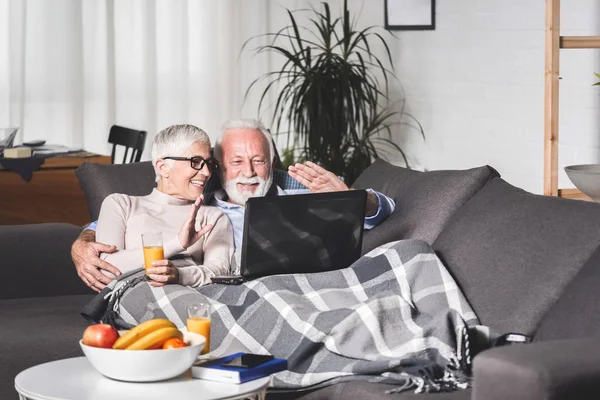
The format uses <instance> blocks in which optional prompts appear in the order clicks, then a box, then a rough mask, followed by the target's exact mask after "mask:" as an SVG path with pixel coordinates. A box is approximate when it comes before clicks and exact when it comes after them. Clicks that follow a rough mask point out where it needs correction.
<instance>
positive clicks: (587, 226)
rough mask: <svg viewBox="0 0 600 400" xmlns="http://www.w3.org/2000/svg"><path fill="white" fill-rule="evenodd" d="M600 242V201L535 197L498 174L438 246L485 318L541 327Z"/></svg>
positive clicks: (505, 325)
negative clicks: (552, 307)
mask: <svg viewBox="0 0 600 400" xmlns="http://www.w3.org/2000/svg"><path fill="white" fill-rule="evenodd" d="M599 243H600V205H598V204H593V203H587V202H582V201H578V200H566V199H559V198H555V197H546V196H539V195H534V194H531V193H528V192H525V191H524V190H521V189H518V188H516V187H514V186H511V185H510V184H508V183H507V182H505V181H504V180H502V179H500V178H495V179H493V180H492V181H490V182H489V183H488V184H487V185H486V186H485V187H484V188H482V189H481V190H480V191H479V192H478V193H477V194H476V195H475V196H474V197H473V198H472V199H471V200H470V201H469V202H468V203H467V204H465V205H464V206H463V207H461V209H460V210H458V211H457V212H456V214H454V216H453V217H452V219H451V220H450V222H449V223H448V225H446V227H445V228H444V230H443V231H442V233H440V235H439V236H438V238H437V239H436V241H435V242H434V243H433V248H434V250H435V251H436V252H437V254H438V255H439V256H440V258H441V260H442V261H443V262H444V264H445V265H446V266H447V267H448V269H449V270H450V272H451V273H452V274H453V275H454V278H455V279H456V280H457V282H458V284H459V286H460V287H461V288H462V290H463V292H464V294H465V295H466V297H467V299H468V300H469V302H470V303H471V305H472V306H473V309H474V311H475V313H476V314H477V316H478V317H479V319H480V321H481V323H483V324H484V325H488V326H490V327H491V328H492V329H493V330H495V331H496V332H497V333H505V332H520V333H525V334H532V333H533V332H535V330H536V328H537V326H538V325H539V323H540V321H541V319H542V317H543V316H544V314H545V313H546V312H547V311H548V310H549V309H550V307H551V306H552V304H554V302H555V301H556V300H557V299H558V297H559V296H560V294H561V293H562V291H563V290H564V289H565V287H566V285H567V284H568V283H569V282H570V281H571V279H572V278H573V277H574V276H575V274H576V273H577V272H578V271H579V269H580V268H582V266H583V265H584V263H585V262H586V260H587V259H588V258H589V257H590V255H591V254H592V252H593V251H594V250H595V249H596V248H597V247H598V244H599Z"/></svg>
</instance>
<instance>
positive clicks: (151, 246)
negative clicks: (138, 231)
mask: <svg viewBox="0 0 600 400" xmlns="http://www.w3.org/2000/svg"><path fill="white" fill-rule="evenodd" d="M142 246H144V268H145V269H146V275H148V269H149V268H152V262H153V261H158V260H164V259H165V251H164V249H163V240H162V233H160V232H151V233H142Z"/></svg>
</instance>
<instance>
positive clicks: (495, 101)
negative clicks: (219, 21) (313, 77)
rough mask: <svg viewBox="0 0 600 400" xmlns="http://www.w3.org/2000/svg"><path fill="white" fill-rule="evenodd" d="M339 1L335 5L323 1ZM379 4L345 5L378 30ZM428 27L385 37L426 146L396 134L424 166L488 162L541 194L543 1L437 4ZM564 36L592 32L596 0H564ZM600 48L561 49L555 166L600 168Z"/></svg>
mask: <svg viewBox="0 0 600 400" xmlns="http://www.w3.org/2000/svg"><path fill="white" fill-rule="evenodd" d="M330 3H337V4H339V2H330ZM383 3H384V2H383V0H350V4H351V7H352V9H353V11H361V9H362V12H361V17H360V22H361V23H362V24H364V26H366V25H371V24H383V7H384V5H383ZM436 3H437V9H436V29H435V30H434V31H395V35H396V36H397V37H398V39H394V38H391V39H389V40H388V43H389V45H390V46H391V47H392V48H393V52H394V60H395V63H396V68H395V71H396V73H397V76H398V77H399V79H400V80H401V82H402V84H403V86H404V91H405V95H406V99H407V105H408V110H409V111H410V112H411V113H412V114H413V115H415V116H416V117H417V118H418V120H419V121H420V122H421V123H422V124H423V127H424V129H425V134H426V140H425V141H423V140H422V139H421V138H420V137H419V136H418V135H416V134H414V133H406V132H404V133H399V134H398V135H397V139H396V140H397V141H398V142H399V143H402V145H403V147H404V148H405V149H406V150H407V151H408V153H409V154H410V157H411V161H412V162H413V163H414V164H417V165H420V166H422V167H424V168H426V169H449V168H459V169H461V168H470V167H476V166H480V165H484V164H489V165H491V166H493V167H494V168H496V169H497V170H498V171H499V172H500V173H501V175H502V176H503V178H504V179H506V180H507V181H508V182H510V183H511V184H513V185H516V186H519V187H522V188H524V189H526V190H528V191H532V192H535V193H541V192H542V190H543V146H544V145H543V136H544V132H543V121H544V115H543V105H544V87H543V85H544V23H545V2H544V1H542V0H487V1H481V0H439V1H437V2H436ZM562 3H563V4H562V30H561V33H562V34H563V35H600V19H599V18H598V16H599V14H600V0H578V1H576V2H572V1H563V2H562ZM594 71H597V72H600V51H594V50H562V54H561V76H562V78H563V79H562V80H561V86H560V88H561V95H560V135H561V136H560V153H559V154H560V160H559V162H560V170H561V172H560V179H559V187H561V188H562V187H573V185H572V184H571V183H570V181H569V180H568V178H567V177H566V175H565V174H564V172H563V171H562V167H563V166H565V165H571V164H580V163H596V162H600V139H599V136H600V134H599V133H600V132H599V120H600V113H599V112H598V111H599V109H600V97H599V96H600V88H599V87H592V86H591V84H592V83H594V82H595V77H594V76H593V72H594Z"/></svg>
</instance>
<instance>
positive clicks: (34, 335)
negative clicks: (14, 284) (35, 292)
mask: <svg viewBox="0 0 600 400" xmlns="http://www.w3.org/2000/svg"><path fill="white" fill-rule="evenodd" d="M93 296H94V295H79V296H58V297H44V298H29V299H11V300H0V321H1V322H0V338H2V340H0V354H2V362H0V399H17V398H18V396H17V392H16V391H15V389H14V379H15V376H16V375H17V374H18V373H19V372H21V371H23V370H24V369H27V368H29V367H32V366H34V365H37V364H41V363H45V362H48V361H54V360H60V359H62V358H68V357H77V356H82V355H83V353H82V352H81V348H80V347H79V344H78V341H79V339H80V338H81V336H82V334H83V331H84V330H85V328H86V327H87V322H86V321H85V320H84V319H83V318H82V317H81V315H80V314H79V312H80V311H81V309H82V308H83V306H84V305H85V304H86V303H87V302H89V301H90V300H91V299H92V298H93Z"/></svg>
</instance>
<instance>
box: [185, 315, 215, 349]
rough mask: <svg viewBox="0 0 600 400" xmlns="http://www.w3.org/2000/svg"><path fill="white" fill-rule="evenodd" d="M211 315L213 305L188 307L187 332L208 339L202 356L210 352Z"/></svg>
mask: <svg viewBox="0 0 600 400" xmlns="http://www.w3.org/2000/svg"><path fill="white" fill-rule="evenodd" d="M210 314H211V305H210V304H208V303H198V304H191V305H189V306H187V315H188V318H187V324H186V326H187V330H188V332H194V333H197V334H200V335H202V336H204V337H205V338H206V342H205V343H204V347H203V348H202V351H201V352H200V354H206V353H208V352H209V351H210Z"/></svg>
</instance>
